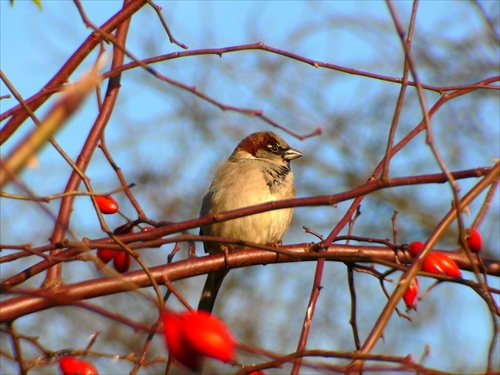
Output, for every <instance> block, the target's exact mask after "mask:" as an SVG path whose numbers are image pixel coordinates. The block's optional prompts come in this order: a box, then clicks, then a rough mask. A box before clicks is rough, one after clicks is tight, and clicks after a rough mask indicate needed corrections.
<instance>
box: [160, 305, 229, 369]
mask: <svg viewBox="0 0 500 375" xmlns="http://www.w3.org/2000/svg"><path fill="white" fill-rule="evenodd" d="M163 329H164V331H165V341H166V344H167V348H168V351H169V353H170V355H171V356H172V357H173V358H174V359H175V360H176V361H178V362H180V363H182V364H183V365H184V366H186V367H189V368H190V369H192V370H194V371H196V370H198V369H199V368H200V366H201V362H202V360H203V358H204V357H210V358H215V359H218V360H220V361H223V362H231V361H232V360H233V358H234V348H235V346H236V341H235V339H234V338H233V336H232V335H231V332H230V331H229V329H228V328H227V327H226V325H225V324H224V323H223V322H222V321H221V320H219V319H218V318H216V317H214V316H213V315H210V314H209V313H207V312H205V311H186V312H183V313H181V314H176V313H174V312H171V311H168V310H167V311H165V313H164V315H163Z"/></svg>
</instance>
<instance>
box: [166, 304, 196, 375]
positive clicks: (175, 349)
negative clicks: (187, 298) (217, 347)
mask: <svg viewBox="0 0 500 375" xmlns="http://www.w3.org/2000/svg"><path fill="white" fill-rule="evenodd" d="M163 330H164V332H165V342H166V344H167V348H168V352H169V354H170V356H171V357H172V358H173V359H174V360H176V361H177V362H179V363H181V364H183V365H184V366H186V367H188V368H190V369H191V370H193V371H197V370H199V369H200V367H201V360H202V356H201V355H200V354H199V353H195V352H194V351H193V349H192V348H190V347H189V345H188V344H187V343H186V342H185V340H184V337H183V331H184V327H183V320H182V319H181V318H180V317H179V315H178V314H176V313H174V312H172V311H169V310H165V312H164V313H163Z"/></svg>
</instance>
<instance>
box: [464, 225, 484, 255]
mask: <svg viewBox="0 0 500 375" xmlns="http://www.w3.org/2000/svg"><path fill="white" fill-rule="evenodd" d="M465 240H466V241H467V244H468V245H469V248H470V250H471V251H472V252H474V253H479V252H480V251H481V248H482V247H483V239H482V238H481V234H480V233H479V232H478V231H477V229H474V228H469V229H467V230H466V233H465Z"/></svg>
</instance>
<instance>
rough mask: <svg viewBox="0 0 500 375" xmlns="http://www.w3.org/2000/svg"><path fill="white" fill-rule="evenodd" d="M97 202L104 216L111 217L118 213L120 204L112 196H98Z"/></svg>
mask: <svg viewBox="0 0 500 375" xmlns="http://www.w3.org/2000/svg"><path fill="white" fill-rule="evenodd" d="M95 200H96V203H97V206H98V207H99V209H100V210H101V212H102V213H103V214H107V215H110V214H114V213H116V212H118V203H117V202H116V201H115V199H114V198H113V197H112V196H111V195H109V196H106V197H103V196H96V197H95Z"/></svg>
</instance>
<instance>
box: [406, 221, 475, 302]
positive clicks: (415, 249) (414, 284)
mask: <svg viewBox="0 0 500 375" xmlns="http://www.w3.org/2000/svg"><path fill="white" fill-rule="evenodd" d="M465 241H466V242H467V245H468V246H469V249H470V250H471V251H472V252H474V253H479V252H480V251H481V248H482V246H483V241H482V238H481V234H480V233H479V232H478V231H477V230H476V229H474V228H469V229H467V230H466V234H465ZM423 247H424V243H423V242H421V241H415V242H412V243H410V244H409V245H408V252H409V253H410V254H411V255H412V256H413V257H415V256H417V254H418V253H419V252H420V250H422V248H423ZM422 271H424V272H429V273H433V274H436V275H447V276H450V277H457V278H458V277H462V272H460V269H459V268H458V266H457V264H456V263H455V261H454V260H453V259H451V258H450V257H449V256H448V255H446V254H443V253H440V252H438V251H431V252H430V253H429V255H428V256H427V258H425V261H424V263H423V264H422ZM418 291H419V286H418V279H417V278H416V277H415V278H414V279H413V280H412V281H411V282H410V285H409V286H408V289H406V292H405V293H404V295H403V300H404V302H405V304H406V307H407V308H408V309H412V308H415V299H416V298H417V295H418Z"/></svg>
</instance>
